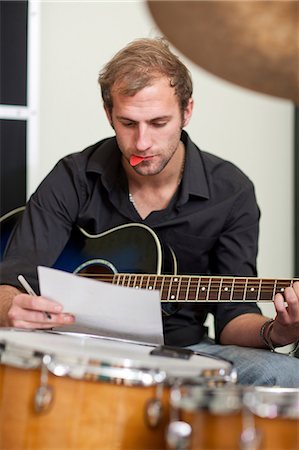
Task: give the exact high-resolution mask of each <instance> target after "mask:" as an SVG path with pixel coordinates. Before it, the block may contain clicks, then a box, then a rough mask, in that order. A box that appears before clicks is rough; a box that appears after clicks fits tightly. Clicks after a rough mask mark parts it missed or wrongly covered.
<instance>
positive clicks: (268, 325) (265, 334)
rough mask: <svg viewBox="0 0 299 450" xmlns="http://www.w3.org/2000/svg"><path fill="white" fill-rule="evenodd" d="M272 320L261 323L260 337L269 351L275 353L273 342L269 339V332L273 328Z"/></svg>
mask: <svg viewBox="0 0 299 450" xmlns="http://www.w3.org/2000/svg"><path fill="white" fill-rule="evenodd" d="M273 323H274V319H269V320H267V321H266V322H264V323H263V325H262V326H261V329H260V336H261V338H262V340H263V341H264V343H265V345H266V346H267V347H268V348H269V349H270V350H271V352H275V348H274V345H273V342H272V341H271V339H270V336H269V334H270V331H271V329H272V327H273Z"/></svg>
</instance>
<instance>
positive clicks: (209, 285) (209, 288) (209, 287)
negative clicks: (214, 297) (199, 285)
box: [206, 277, 212, 300]
mask: <svg viewBox="0 0 299 450" xmlns="http://www.w3.org/2000/svg"><path fill="white" fill-rule="evenodd" d="M211 282H212V278H211V277H210V278H209V284H208V291H207V296H206V300H209V299H210V290H211Z"/></svg>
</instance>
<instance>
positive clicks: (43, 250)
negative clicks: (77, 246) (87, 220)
mask: <svg viewBox="0 0 299 450" xmlns="http://www.w3.org/2000/svg"><path fill="white" fill-rule="evenodd" d="M75 164H76V162H75V159H74V158H72V157H66V158H64V159H62V160H61V161H60V162H59V163H58V164H57V165H56V166H55V167H54V169H53V170H52V171H51V172H50V173H49V175H48V176H47V177H46V178H45V179H44V180H43V182H42V183H41V184H40V186H39V187H38V189H37V190H36V192H35V193H34V194H33V195H32V197H31V198H30V200H29V201H28V204H27V205H26V209H25V211H24V213H23V216H22V219H21V221H20V223H19V224H18V226H17V228H16V229H15V231H14V234H13V236H12V237H11V239H10V240H9V244H8V247H7V249H6V252H5V255H4V260H3V262H2V263H1V266H0V275H1V277H0V281H1V284H10V285H13V286H16V287H20V286H19V283H18V281H17V276H18V275H19V274H23V275H24V276H25V278H27V279H28V281H29V283H30V284H31V285H32V287H33V288H34V289H35V290H36V291H37V292H39V289H38V279H37V266H38V265H44V266H52V265H53V264H54V263H55V261H56V259H57V258H58V256H59V255H60V253H61V251H62V250H63V248H64V246H65V244H66V242H67V241H68V238H69V235H70V232H71V229H72V227H73V223H75V221H76V217H77V215H78V210H79V206H80V202H82V201H83V198H82V197H83V192H84V190H83V189H82V183H81V182H80V177H79V176H78V170H74V168H75ZM75 173H76V175H74V174H75Z"/></svg>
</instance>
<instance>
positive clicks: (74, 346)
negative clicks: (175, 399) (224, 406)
mask: <svg viewBox="0 0 299 450" xmlns="http://www.w3.org/2000/svg"><path fill="white" fill-rule="evenodd" d="M0 349H1V350H0V351H1V364H0V414H1V421H0V448H1V449H5V450H8V449H15V450H20V449H28V450H29V449H30V450H32V449H43V450H46V449H49V450H50V449H51V450H53V449H63V450H67V449H72V450H75V449H97V450H98V449H104V450H110V449H130V450H134V449H136V450H137V449H138V450H140V449H163V448H165V430H166V426H167V424H168V423H169V394H170V387H171V386H172V385H173V384H174V383H177V382H178V380H182V381H184V380H185V381H186V380H189V381H190V380H192V383H193V384H207V383H212V384H215V383H216V384H217V383H219V381H220V380H223V381H224V382H226V381H227V380H229V379H230V378H231V375H232V377H233V378H234V376H235V375H234V369H233V368H232V366H231V364H230V363H228V362H226V361H223V360H219V359H215V358H209V357H207V356H204V355H199V354H195V353H193V352H192V351H190V350H189V351H187V350H186V351H184V350H180V349H174V348H169V347H165V348H163V347H162V348H160V347H155V346H152V345H149V344H146V343H144V344H141V343H136V342H131V341H122V340H117V339H110V338H103V337H97V338H95V337H94V338H91V337H89V336H87V335H73V334H68V333H55V332H45V331H25V330H16V329H1V330H0Z"/></svg>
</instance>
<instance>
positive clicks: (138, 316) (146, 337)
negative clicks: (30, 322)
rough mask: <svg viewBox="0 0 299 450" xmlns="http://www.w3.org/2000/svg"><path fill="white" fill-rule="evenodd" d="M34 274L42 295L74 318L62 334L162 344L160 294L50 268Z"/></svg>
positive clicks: (43, 268) (41, 268)
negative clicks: (82, 334) (91, 335)
mask: <svg viewBox="0 0 299 450" xmlns="http://www.w3.org/2000/svg"><path fill="white" fill-rule="evenodd" d="M37 271H38V278H39V285H40V292H41V295H42V296H43V297H47V298H50V299H53V300H56V301H58V302H59V303H61V304H62V305H63V307H64V311H65V312H69V313H71V314H74V315H75V316H76V324H75V325H74V326H67V327H63V328H61V329H63V330H64V331H77V332H82V333H88V334H97V335H101V336H109V337H115V338H121V339H129V340H134V341H137V342H148V343H153V344H163V343H164V338H163V329H162V316H161V303H160V293H159V291H154V290H152V291H148V290H146V289H135V288H130V287H122V286H116V285H113V284H110V283H104V282H101V281H97V280H92V279H90V278H84V277H81V276H78V275H74V274H72V273H68V272H64V271H61V270H57V269H52V268H49V267H42V266H39V267H38V269H37ZM57 329H58V328H57ZM59 329H60V328H59Z"/></svg>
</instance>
